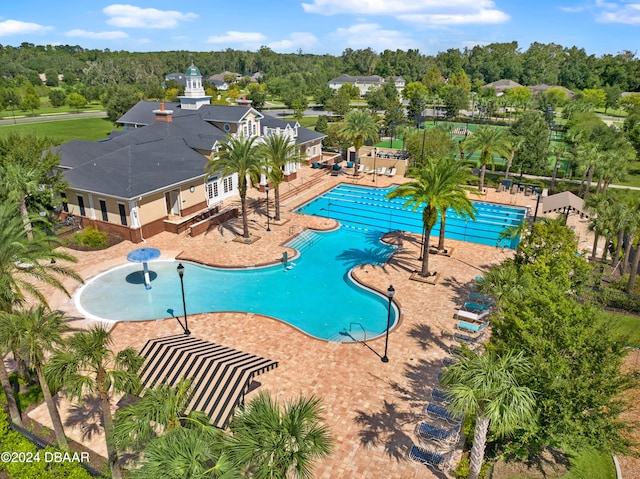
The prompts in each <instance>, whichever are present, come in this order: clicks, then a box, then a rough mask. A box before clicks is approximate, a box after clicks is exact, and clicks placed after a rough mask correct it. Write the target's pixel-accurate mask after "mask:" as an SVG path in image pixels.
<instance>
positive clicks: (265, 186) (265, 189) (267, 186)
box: [264, 184, 271, 231]
mask: <svg viewBox="0 0 640 479" xmlns="http://www.w3.org/2000/svg"><path fill="white" fill-rule="evenodd" d="M264 191H266V192H267V231H271V228H269V184H266V185H264Z"/></svg>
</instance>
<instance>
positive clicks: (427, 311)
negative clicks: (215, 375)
mask: <svg viewBox="0 0 640 479" xmlns="http://www.w3.org/2000/svg"><path fill="white" fill-rule="evenodd" d="M301 174H302V179H300V178H299V179H298V180H296V181H295V182H294V183H296V184H295V185H294V186H297V185H299V184H300V185H304V184H305V183H304V181H308V178H309V177H310V175H313V174H317V171H314V170H311V169H310V168H303V170H302V171H301ZM371 180H372V177H371V176H370V175H369V176H365V177H361V178H359V179H357V180H354V179H353V178H351V177H350V176H348V175H344V174H343V175H339V176H337V177H332V176H330V175H328V174H327V175H326V176H325V178H324V179H323V181H322V182H320V183H319V184H317V185H316V186H314V187H312V188H309V189H305V191H304V192H302V193H301V194H299V195H296V196H295V197H292V198H290V199H288V200H287V201H286V202H285V204H284V205H283V209H282V221H281V222H279V223H277V224H274V223H272V224H271V231H270V232H267V231H266V230H265V226H266V219H265V217H264V211H262V209H261V208H258V209H256V211H254V212H252V213H251V215H250V216H249V220H250V227H251V234H252V236H259V237H260V238H259V239H258V240H257V241H255V242H253V243H252V244H243V243H240V242H237V241H233V238H234V237H235V234H236V233H237V232H241V221H240V220H234V221H233V222H231V223H229V224H226V225H224V226H223V227H221V228H217V227H216V228H215V229H213V230H211V231H209V232H208V233H207V234H204V235H200V236H197V237H194V238H192V237H188V236H186V235H182V236H175V235H173V234H169V233H162V234H159V235H156V236H154V237H152V238H149V239H148V240H147V242H146V246H151V247H154V248H159V249H160V251H161V252H162V258H180V259H183V260H187V259H190V260H194V261H198V262H201V263H205V264H215V265H226V266H247V265H255V264H263V263H268V262H276V261H279V260H280V258H281V257H282V252H283V251H284V247H283V246H282V245H283V243H284V242H286V241H287V240H289V239H290V238H291V236H292V235H295V234H297V233H299V232H300V231H302V230H303V229H304V228H316V229H330V228H333V227H335V222H334V221H333V220H331V219H326V218H320V217H312V216H304V215H298V214H296V213H293V212H292V211H291V209H292V208H293V207H295V206H298V205H299V204H301V203H303V202H304V201H307V200H308V199H311V198H313V197H315V196H317V195H318V194H319V193H321V192H322V191H324V190H326V189H328V188H330V187H332V186H333V185H335V184H337V183H339V182H356V183H359V184H362V185H370V186H373V185H372V183H373V184H376V182H372V181H371ZM376 181H377V185H378V186H386V185H389V184H391V183H392V182H400V181H404V179H400V178H398V177H394V178H387V177H380V178H378V179H376ZM282 188H283V191H286V189H287V188H289V186H288V185H284V186H283V187H282ZM250 196H251V200H252V201H254V202H255V201H256V200H257V199H259V198H263V197H264V195H263V194H260V193H258V192H257V191H252V192H250ZM480 199H483V200H486V201H494V202H500V203H507V204H519V205H522V206H530V207H532V208H534V207H535V201H534V200H532V199H531V198H530V197H525V196H523V195H510V194H509V193H496V192H495V191H494V190H489V191H488V193H487V194H486V195H484V196H483V197H482V198H480ZM532 202H533V204H531V203H532ZM271 213H272V214H273V211H271ZM570 220H571V221H575V222H576V226H575V227H576V229H577V230H580V231H582V230H583V229H584V224H582V223H581V222H580V221H579V220H578V219H577V218H574V219H571V218H570ZM585 235H586V233H585V234H584V235H582V236H585ZM435 239H436V238H432V242H433V241H434V240H435ZM387 241H390V242H393V243H394V244H396V245H397V246H398V247H399V248H398V250H397V252H396V253H395V254H394V255H393V257H392V258H391V259H390V260H389V262H388V263H387V264H385V265H384V266H372V265H363V266H359V267H357V268H355V270H354V276H355V278H356V279H357V280H358V281H360V282H362V283H364V284H366V285H367V286H370V287H373V288H375V289H377V290H379V291H381V292H384V291H385V290H386V289H387V287H388V286H389V285H390V284H392V285H393V286H394V288H395V290H396V295H395V297H394V300H395V301H397V303H398V305H399V306H400V309H401V320H400V323H399V325H397V326H396V327H395V328H394V329H393V330H392V332H391V334H390V336H389V349H388V356H389V362H388V363H382V362H381V361H380V359H379V358H378V357H377V356H376V355H375V354H374V353H372V352H371V351H370V350H369V349H367V348H366V347H363V346H362V345H361V344H358V343H353V344H336V343H329V342H326V341H320V340H317V339H314V338H311V337H309V336H307V335H306V334H304V333H302V332H300V331H298V330H297V329H295V328H293V327H291V326H289V325H287V324H286V323H283V322H280V321H278V320H277V319H274V318H270V317H265V316H261V315H259V314H246V313H241V312H225V313H209V314H198V315H189V329H190V330H191V332H192V334H193V335H194V336H196V337H198V338H202V339H206V340H211V341H213V342H217V343H220V344H224V345H225V346H229V347H232V348H236V349H240V350H242V351H246V352H249V353H253V354H257V355H260V356H263V357H266V358H270V359H274V360H277V361H279V363H280V364H279V367H278V368H277V369H275V370H273V371H270V372H268V373H265V374H263V375H261V376H259V377H258V378H257V381H258V382H259V387H258V388H256V389H257V390H268V391H270V392H271V393H272V395H273V396H274V397H276V398H278V399H279V400H285V399H288V398H294V397H297V396H298V395H299V394H305V395H308V394H315V395H317V396H318V397H320V398H321V399H322V403H323V405H324V408H325V417H326V422H327V424H328V426H329V427H330V428H331V431H332V433H333V436H334V438H335V440H336V443H335V449H334V452H333V454H332V455H331V457H330V458H328V459H326V460H324V461H321V462H319V463H318V464H317V467H316V468H315V475H314V477H316V478H322V479H329V478H331V479H338V478H355V477H358V478H360V477H366V478H385V479H388V478H402V479H411V478H430V477H444V476H437V475H435V474H434V473H433V472H432V471H431V470H429V469H428V468H427V467H426V466H421V465H418V464H415V463H413V462H411V461H409V460H408V459H407V452H408V449H409V448H410V446H411V443H412V442H415V443H418V438H417V437H416V435H415V434H414V429H415V425H416V424H417V423H418V422H419V421H420V420H421V419H423V417H422V415H421V411H422V410H423V408H424V405H425V404H426V402H428V400H429V392H430V390H431V387H432V386H433V385H435V383H436V378H437V375H438V372H439V371H440V370H441V367H442V363H441V359H442V358H443V357H444V356H445V354H446V348H447V346H448V345H449V344H451V341H450V334H451V333H452V332H453V331H454V325H455V324H456V321H455V320H454V319H453V315H454V313H455V311H456V308H457V307H458V306H460V305H461V303H462V302H463V298H465V297H466V294H467V292H468V291H469V290H470V287H471V281H472V280H473V278H474V277H475V276H477V275H481V274H482V273H483V271H485V270H486V269H487V268H489V267H490V266H492V265H496V264H498V263H500V262H501V261H503V260H504V259H505V258H507V257H510V256H511V255H512V252H511V251H510V250H506V249H501V248H497V247H492V246H483V245H476V244H472V243H465V242H458V241H453V240H448V241H447V245H448V246H450V247H452V248H453V255H452V256H451V257H446V256H441V255H431V256H430V259H429V262H430V269H431V270H435V271H437V272H438V273H439V280H438V282H437V284H435V285H431V284H426V283H422V282H418V281H411V280H410V279H409V277H410V275H411V273H412V272H413V271H414V270H418V269H419V268H420V262H419V261H418V259H417V258H418V255H419V244H418V242H419V237H418V236H416V235H410V234H403V233H393V234H390V235H388V237H387ZM581 242H584V244H585V245H588V247H590V245H589V244H588V242H589V239H588V238H587V237H586V236H585V238H584V240H583V239H582V237H581ZM139 246H140V245H133V244H131V243H128V242H123V243H120V244H118V245H116V246H114V247H112V248H109V249H107V250H103V251H97V252H74V254H75V255H76V256H77V257H78V259H79V263H78V264H77V265H76V270H77V271H78V273H80V274H81V275H82V277H83V278H86V279H88V278H91V277H93V276H95V275H96V274H98V273H100V272H103V271H106V270H108V269H110V268H112V267H114V266H117V265H121V264H124V263H125V262H126V254H127V252H129V251H130V250H131V249H134V248H136V247H139ZM290 253H292V251H290ZM67 284H68V285H69V288H71V289H74V288H76V287H77V285H74V284H72V283H67ZM48 297H49V298H50V304H51V306H52V307H53V308H58V309H62V310H64V311H67V312H68V313H69V315H70V316H71V317H73V318H74V319H75V320H74V322H73V324H74V326H77V327H86V326H87V325H90V324H91V322H90V321H88V320H85V319H84V318H82V317H81V316H80V314H79V312H78V311H77V310H76V309H75V307H74V304H73V301H72V300H71V299H69V298H67V297H65V296H64V295H63V294H61V293H58V292H53V291H49V292H48ZM327 300H328V301H330V292H329V291H328V292H327ZM114 308H117V298H114ZM112 332H113V338H114V341H115V347H116V349H118V350H119V349H121V348H124V347H127V346H133V347H135V348H136V349H138V350H140V349H142V347H143V346H144V344H145V342H146V340H147V339H150V338H155V337H160V336H167V335H172V334H179V333H181V332H182V330H181V329H180V326H179V325H178V324H177V322H176V321H174V320H173V319H171V320H160V321H144V322H129V323H126V322H123V323H118V324H116V325H115V326H114V327H113V330H112ZM368 344H369V346H370V347H371V348H373V349H374V350H376V351H377V352H379V353H382V351H383V349H384V338H378V339H375V340H372V341H369V342H368ZM254 394H255V389H254V390H253V391H252V392H250V393H249V394H248V396H247V399H250V398H251V397H252V395H254ZM63 404H65V407H63V408H62V409H63V411H62V415H63V420H64V418H65V417H68V416H69V410H68V408H67V407H66V403H64V402H63ZM31 416H32V418H34V419H36V420H38V421H40V422H41V423H43V424H45V425H50V421H49V418H48V414H47V412H46V408H44V407H43V406H41V407H39V408H37V409H36V410H34V411H33V413H32V414H31ZM89 416H90V415H89ZM82 419H83V420H84V421H86V422H89V421H94V423H95V424H97V423H98V419H97V417H96V418H93V419H91V418H87V417H83V418H82ZM83 425H84V429H83V428H82V427H81V425H80V424H78V425H77V426H75V427H67V434H68V435H69V436H70V437H72V438H73V439H75V440H77V441H80V442H83V443H84V444H85V445H87V446H88V447H91V448H92V449H94V450H96V451H97V452H99V453H101V454H103V455H106V451H105V447H104V441H103V438H102V434H100V431H99V429H100V428H99V427H98V428H97V429H93V428H91V427H89V428H87V424H86V423H85V424H83ZM87 432H93V435H92V436H91V437H90V438H89V437H86V434H87ZM83 434H84V435H85V437H83ZM454 459H455V460H457V459H459V454H458V455H457V456H456V457H455V458H454Z"/></svg>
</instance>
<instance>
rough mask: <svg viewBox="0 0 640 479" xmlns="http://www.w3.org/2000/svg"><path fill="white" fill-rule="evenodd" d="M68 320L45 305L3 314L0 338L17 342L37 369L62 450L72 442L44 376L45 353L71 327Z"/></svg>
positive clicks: (57, 342) (50, 349) (59, 340)
mask: <svg viewBox="0 0 640 479" xmlns="http://www.w3.org/2000/svg"><path fill="white" fill-rule="evenodd" d="M65 321H66V319H65V315H64V313H63V312H62V311H49V310H48V309H47V308H46V307H45V306H38V307H32V308H29V309H24V310H15V311H14V312H13V313H6V312H1V313H0V338H2V340H3V341H14V342H15V344H14V346H15V349H16V350H18V351H19V354H21V355H22V356H23V357H24V358H25V359H26V360H28V362H29V364H31V366H33V368H34V369H35V370H36V375H37V376H38V382H39V383H40V388H41V389H42V395H43V396H44V401H45V403H46V405H47V409H48V411H49V416H50V417H51V422H52V424H53V430H54V432H55V434H56V439H57V440H58V446H60V447H61V448H62V449H66V448H67V447H69V444H68V442H67V438H66V437H65V435H64V428H63V426H62V420H61V419H60V413H59V412H58V407H57V406H56V403H55V402H54V400H53V396H52V395H51V390H50V389H49V385H48V384H47V381H46V380H45V378H44V373H43V366H44V361H45V360H44V357H45V354H46V353H48V352H51V351H52V350H53V348H54V347H55V346H56V345H58V344H60V343H61V342H62V335H63V334H64V333H65V332H67V331H68V329H69V328H68V327H67V325H66V324H65Z"/></svg>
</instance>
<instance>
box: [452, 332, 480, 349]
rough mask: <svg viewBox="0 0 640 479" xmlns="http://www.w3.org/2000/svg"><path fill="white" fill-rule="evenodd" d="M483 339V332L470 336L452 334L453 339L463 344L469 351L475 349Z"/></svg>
mask: <svg viewBox="0 0 640 479" xmlns="http://www.w3.org/2000/svg"><path fill="white" fill-rule="evenodd" d="M483 337H484V331H480V334H477V335H475V336H471V335H470V334H463V333H453V339H455V340H456V341H459V342H461V343H465V344H466V345H467V346H469V348H470V349H475V348H476V347H478V346H479V342H480V340H481V339H482V338H483Z"/></svg>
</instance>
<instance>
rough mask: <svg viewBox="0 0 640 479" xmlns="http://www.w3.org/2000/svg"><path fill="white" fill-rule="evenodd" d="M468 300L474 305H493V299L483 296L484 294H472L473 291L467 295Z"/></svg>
mask: <svg viewBox="0 0 640 479" xmlns="http://www.w3.org/2000/svg"><path fill="white" fill-rule="evenodd" d="M469 299H470V300H471V301H473V302H475V303H483V304H493V299H492V298H490V297H489V296H485V295H484V294H480V293H474V292H473V291H472V292H471V293H469Z"/></svg>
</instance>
